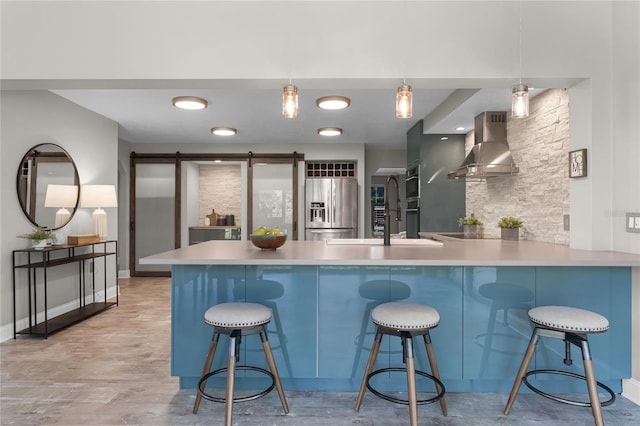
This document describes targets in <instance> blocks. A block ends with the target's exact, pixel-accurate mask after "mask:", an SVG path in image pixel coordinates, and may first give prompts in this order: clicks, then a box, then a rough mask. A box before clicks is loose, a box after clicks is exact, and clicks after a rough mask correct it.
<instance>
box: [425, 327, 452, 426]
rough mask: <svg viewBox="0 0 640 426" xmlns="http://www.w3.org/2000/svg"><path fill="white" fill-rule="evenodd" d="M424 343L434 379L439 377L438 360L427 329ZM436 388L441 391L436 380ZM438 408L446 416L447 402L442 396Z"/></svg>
mask: <svg viewBox="0 0 640 426" xmlns="http://www.w3.org/2000/svg"><path fill="white" fill-rule="evenodd" d="M422 337H423V339H424V345H425V348H426V349H427V356H428V357H429V365H430V366H431V374H433V377H435V378H436V379H440V370H438V362H437V361H436V354H435V352H434V350H433V345H432V344H431V334H429V332H428V331H427V333H426V334H424V335H423V336H422ZM436 390H437V392H438V393H440V392H442V386H440V385H439V384H438V382H436ZM440 408H441V409H442V415H443V416H445V417H446V416H447V403H446V401H445V400H444V396H443V397H442V398H440Z"/></svg>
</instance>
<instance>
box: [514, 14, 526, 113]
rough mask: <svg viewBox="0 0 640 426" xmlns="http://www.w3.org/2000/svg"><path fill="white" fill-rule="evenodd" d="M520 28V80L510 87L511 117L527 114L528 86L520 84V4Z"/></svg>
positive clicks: (520, 49)
mask: <svg viewBox="0 0 640 426" xmlns="http://www.w3.org/2000/svg"><path fill="white" fill-rule="evenodd" d="M519 14H520V28H519V40H518V51H519V55H520V82H519V84H516V85H515V86H513V87H512V88H511V117H513V118H525V117H528V116H529V87H528V86H527V85H526V84H522V4H520V8H519Z"/></svg>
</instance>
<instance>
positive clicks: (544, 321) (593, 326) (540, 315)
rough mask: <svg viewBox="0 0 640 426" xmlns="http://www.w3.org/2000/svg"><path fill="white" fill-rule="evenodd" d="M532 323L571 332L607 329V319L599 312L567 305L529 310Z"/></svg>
mask: <svg viewBox="0 0 640 426" xmlns="http://www.w3.org/2000/svg"><path fill="white" fill-rule="evenodd" d="M529 319H530V320H531V322H533V323H534V324H537V325H540V326H542V327H546V328H550V329H552V330H558V331H570V332H572V333H603V332H605V331H607V330H608V329H609V320H607V319H606V318H605V317H603V316H602V315H600V314H596V313H595V312H591V311H587V310H584V309H578V308H570V307H567V306H539V307H537V308H533V309H531V310H529Z"/></svg>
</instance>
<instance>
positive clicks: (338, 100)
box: [316, 96, 351, 109]
mask: <svg viewBox="0 0 640 426" xmlns="http://www.w3.org/2000/svg"><path fill="white" fill-rule="evenodd" d="M349 105H351V99H349V98H347V97H345V96H323V97H322V98H318V99H316V106H317V107H318V108H322V109H343V108H346V107H348V106H349Z"/></svg>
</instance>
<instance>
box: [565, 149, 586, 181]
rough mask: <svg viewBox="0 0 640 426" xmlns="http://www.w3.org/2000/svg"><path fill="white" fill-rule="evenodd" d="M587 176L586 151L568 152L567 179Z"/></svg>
mask: <svg viewBox="0 0 640 426" xmlns="http://www.w3.org/2000/svg"><path fill="white" fill-rule="evenodd" d="M585 176H587V150H586V149H578V150H575V151H570V152H569V177H570V178H577V177H585Z"/></svg>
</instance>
